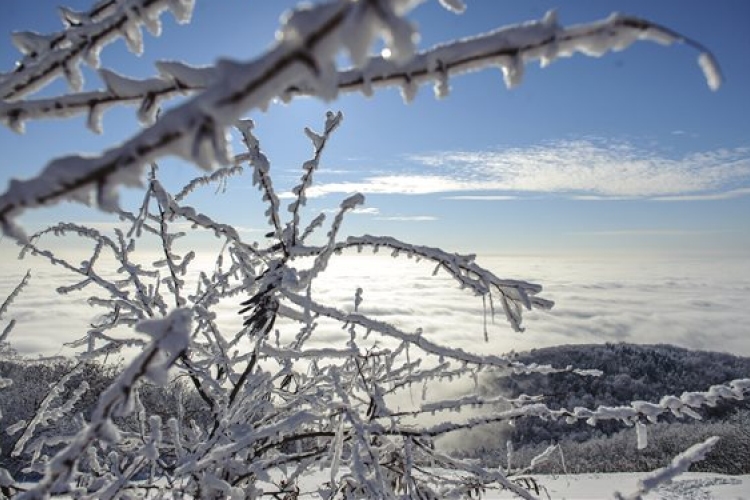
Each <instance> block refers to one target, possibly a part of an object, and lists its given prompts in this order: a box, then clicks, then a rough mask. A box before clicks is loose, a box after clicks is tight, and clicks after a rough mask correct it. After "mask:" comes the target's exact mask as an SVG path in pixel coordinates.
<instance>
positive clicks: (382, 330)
mask: <svg viewBox="0 0 750 500" xmlns="http://www.w3.org/2000/svg"><path fill="white" fill-rule="evenodd" d="M280 291H281V294H282V295H283V296H284V298H286V299H288V300H289V301H290V302H291V303H292V304H294V305H296V306H299V307H301V308H303V309H304V308H308V309H309V310H310V311H311V312H313V313H315V314H317V315H320V316H325V317H328V318H332V319H335V320H337V321H339V322H341V323H344V324H345V325H350V324H351V325H357V326H360V327H362V328H364V329H365V330H367V331H368V332H370V331H375V332H378V333H379V334H381V335H384V336H385V337H391V338H394V339H397V340H399V341H402V342H406V343H408V344H411V345H414V346H415V347H417V348H419V349H421V350H422V351H424V352H426V353H429V354H432V355H434V356H438V357H439V358H441V359H442V358H447V359H453V360H456V361H459V362H462V363H471V364H475V365H482V366H494V367H498V368H509V369H511V370H513V371H514V372H516V373H534V372H540V373H555V372H566V371H570V372H573V373H578V374H580V375H593V376H596V375H599V373H598V372H596V371H594V370H580V369H575V368H572V367H568V368H564V369H557V368H553V367H551V366H549V365H536V364H533V365H526V364H524V363H521V362H519V361H514V360H512V359H509V358H506V357H504V356H498V355H493V354H484V355H483V354H474V353H470V352H468V351H465V350H463V349H460V348H454V347H448V346H446V345H443V344H438V343H435V342H432V341H430V340H428V339H427V338H425V337H424V335H423V334H422V332H421V331H417V332H416V333H408V332H405V331H403V330H400V329H398V328H396V327H395V326H393V325H391V324H389V323H385V322H383V321H378V320H375V319H372V318H369V317H367V316H365V315H363V314H359V313H346V312H344V311H340V310H338V309H336V308H334V307H329V306H325V305H322V304H318V303H316V302H315V301H313V300H310V299H309V298H307V297H302V296H300V295H298V294H296V293H294V292H292V291H290V290H288V289H282V290H280ZM282 311H284V310H283V309H279V312H282ZM292 314H293V316H292V315H290V316H292V317H297V318H298V317H300V316H301V315H300V313H299V312H296V313H292Z"/></svg>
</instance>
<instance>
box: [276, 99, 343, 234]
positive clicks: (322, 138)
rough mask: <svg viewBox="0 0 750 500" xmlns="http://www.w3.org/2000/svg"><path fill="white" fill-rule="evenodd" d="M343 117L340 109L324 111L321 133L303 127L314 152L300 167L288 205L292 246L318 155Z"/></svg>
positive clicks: (317, 163)
mask: <svg viewBox="0 0 750 500" xmlns="http://www.w3.org/2000/svg"><path fill="white" fill-rule="evenodd" d="M343 118H344V116H343V115H342V114H341V112H340V111H339V112H338V113H335V114H334V113H333V112H332V111H329V112H328V113H326V122H325V127H324V130H323V135H318V134H316V133H315V132H313V131H312V130H310V129H308V128H306V129H305V133H306V134H307V136H308V137H309V138H310V140H311V141H312V143H313V150H314V154H313V157H312V159H311V160H308V161H306V162H305V163H304V165H302V169H303V170H304V171H305V173H304V174H302V178H301V179H300V183H299V184H298V185H297V186H295V187H294V188H293V189H292V193H294V195H295V196H296V197H297V198H296V199H295V200H294V201H293V202H292V203H291V204H290V205H289V211H290V212H292V242H291V245H292V246H294V245H296V244H297V239H298V237H299V210H300V208H302V207H304V206H305V204H306V203H307V188H309V187H310V185H311V184H312V181H313V174H314V173H315V170H316V169H317V168H318V165H319V163H320V156H321V155H322V154H323V149H324V148H325V146H326V143H327V142H328V139H329V138H330V136H331V134H332V133H333V131H334V130H336V128H338V126H339V125H340V124H341V120H343Z"/></svg>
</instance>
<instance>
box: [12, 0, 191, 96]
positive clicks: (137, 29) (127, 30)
mask: <svg viewBox="0 0 750 500" xmlns="http://www.w3.org/2000/svg"><path fill="white" fill-rule="evenodd" d="M192 8H193V0H124V1H115V2H112V1H109V2H107V1H105V2H99V3H98V4H97V5H96V6H95V7H94V8H93V9H92V10H91V11H90V12H89V13H86V14H78V13H74V12H72V11H69V10H64V11H63V20H64V21H65V22H66V24H67V25H68V28H67V30H65V32H63V33H61V34H59V35H57V36H55V35H51V36H41V35H37V34H35V33H17V34H16V35H15V36H14V42H15V44H16V46H17V47H18V49H19V50H20V51H21V52H23V53H24V54H25V55H26V56H27V57H25V58H24V60H23V61H22V62H21V64H19V65H18V66H17V68H16V69H15V70H14V71H12V72H11V73H8V74H4V75H0V96H2V99H3V100H15V99H19V98H21V97H23V96H24V95H26V94H28V93H30V92H33V91H35V90H38V89H40V88H42V87H44V86H45V85H47V84H48V83H49V82H51V81H52V80H54V79H55V78H57V77H58V76H59V75H64V76H65V78H66V79H67V80H68V83H69V84H70V86H71V87H73V89H74V90H78V89H80V87H81V85H82V83H83V81H82V77H81V74H80V69H79V68H78V66H79V64H80V62H81V59H83V58H85V59H86V61H87V62H88V64H90V65H91V66H94V67H97V66H98V65H99V52H100V51H101V49H102V48H103V47H104V46H105V45H107V44H108V43H110V42H112V41H114V40H116V39H118V38H120V37H124V38H125V40H126V42H127V44H128V48H130V50H131V51H133V52H135V53H140V52H141V51H142V48H143V39H142V37H143V35H142V33H141V25H145V26H146V27H147V28H148V30H149V31H150V32H151V33H152V34H153V35H158V34H159V33H160V32H161V24H160V21H159V16H160V15H161V13H162V11H164V10H167V9H169V10H171V11H172V13H173V14H174V15H175V18H177V20H178V21H180V22H188V21H189V20H190V14H191V12H192Z"/></svg>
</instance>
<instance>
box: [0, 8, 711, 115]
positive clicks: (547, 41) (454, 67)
mask: <svg viewBox="0 0 750 500" xmlns="http://www.w3.org/2000/svg"><path fill="white" fill-rule="evenodd" d="M637 40H649V41H655V42H659V43H684V44H687V45H689V46H691V47H694V48H696V49H697V50H698V51H699V53H700V56H699V59H698V62H699V64H700V67H701V69H702V70H703V72H704V74H705V76H706V80H707V82H708V85H709V87H710V88H711V89H713V90H715V89H717V88H718V87H719V86H720V85H721V71H720V70H719V67H718V64H717V63H716V61H715V59H714V57H713V55H712V54H711V53H710V51H708V50H707V49H706V48H705V47H704V46H703V45H701V44H700V43H698V42H696V41H694V40H692V39H690V38H688V37H686V36H684V35H682V34H679V33H676V32H674V31H672V30H670V29H668V28H666V27H664V26H660V25H658V24H656V23H653V22H651V21H648V20H645V19H640V18H637V17H632V16H627V15H614V16H611V17H609V18H608V19H606V20H603V21H598V22H593V23H590V24H585V25H579V26H571V27H568V28H564V27H561V26H559V25H557V24H556V19H555V17H554V15H553V14H548V15H547V16H546V17H545V18H544V19H543V20H541V21H537V22H532V23H526V24H524V25H520V26H508V27H503V28H499V29H498V30H495V31H492V32H489V33H485V34H482V35H477V36H474V37H471V38H466V39H462V40H457V41H454V42H450V43H446V44H442V45H437V46H435V47H432V48H430V49H428V50H426V51H423V52H420V53H419V54H417V56H416V57H414V59H413V60H412V61H410V62H409V63H408V64H406V65H404V64H400V63H398V62H395V61H393V60H391V59H385V58H382V57H373V58H371V59H369V60H368V62H367V63H366V65H365V66H364V67H363V68H352V69H346V70H341V71H338V73H337V76H336V78H335V82H336V83H335V84H336V87H337V91H338V92H363V93H365V94H371V93H372V92H373V91H374V90H375V89H379V88H384V87H393V86H397V87H402V88H403V89H404V96H405V97H408V96H413V95H414V93H415V92H416V89H417V88H418V87H419V86H420V85H422V84H426V83H434V84H435V93H436V95H437V96H439V97H444V96H445V95H446V94H447V93H448V91H449V79H450V77H452V76H458V75H460V74H462V73H465V72H468V71H477V70H481V69H484V68H488V67H489V68H492V67H499V68H501V69H502V71H503V73H504V74H505V77H506V83H507V84H508V85H509V86H513V85H517V84H518V83H519V82H520V79H521V77H522V75H523V65H524V64H526V63H528V62H531V61H535V60H538V61H540V62H541V63H542V64H543V65H547V64H549V63H551V62H552V61H554V60H555V59H557V58H560V57H567V56H571V55H573V54H575V53H577V52H578V53H584V54H587V55H593V56H598V55H602V54H604V53H605V52H607V51H609V50H623V49H624V48H626V46H627V45H630V44H631V43H633V42H635V41H637ZM158 68H159V71H160V73H161V75H160V76H158V77H153V78H149V79H145V80H130V79H128V80H127V81H128V82H129V84H128V85H122V86H120V87H114V88H113V86H109V87H108V88H107V90H101V91H94V92H84V93H80V94H69V95H65V96H60V97H56V98H45V99H38V100H28V101H24V102H17V103H3V104H0V121H4V122H5V123H6V124H7V125H9V126H13V124H16V123H19V121H22V120H31V119H40V118H65V117H68V116H71V115H74V114H81V113H87V114H89V115H90V116H91V115H92V114H100V113H102V112H103V111H104V110H105V109H107V108H109V107H111V106H114V105H116V104H131V103H135V104H139V103H140V105H141V107H142V108H143V106H144V103H146V99H148V100H149V103H150V104H151V105H154V104H153V103H154V102H158V101H159V100H162V99H167V98H170V97H172V96H175V95H179V94H183V93H196V92H200V91H203V90H204V89H206V88H207V87H208V86H210V85H211V84H213V83H214V82H215V81H216V80H217V78H218V77H219V75H220V73H219V71H217V69H216V68H213V67H201V68H193V67H189V66H186V65H185V64H182V63H176V62H163V63H158ZM298 95H306V96H309V95H318V90H317V89H316V87H310V86H305V85H303V84H300V83H294V84H292V85H290V86H289V87H287V88H286V89H284V91H283V92H282V93H280V96H282V97H283V98H284V99H287V100H288V99H291V98H293V97H294V96H298ZM90 121H92V120H90ZM92 122H94V123H95V121H92Z"/></svg>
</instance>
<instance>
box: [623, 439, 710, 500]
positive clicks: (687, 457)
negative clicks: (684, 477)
mask: <svg viewBox="0 0 750 500" xmlns="http://www.w3.org/2000/svg"><path fill="white" fill-rule="evenodd" d="M718 442H719V438H718V437H716V436H712V437H710V438H708V439H706V440H705V441H703V442H702V443H697V444H694V445H693V446H691V447H690V448H688V449H687V450H685V451H683V452H682V453H680V454H679V455H677V456H676V457H674V458H673V459H672V462H671V463H670V464H669V465H667V466H666V467H663V468H661V469H657V470H655V471H653V472H650V473H648V474H646V476H645V477H643V478H642V479H640V480H639V481H638V491H636V492H635V493H632V494H630V495H628V496H623V495H622V494H620V493H617V494H615V498H617V499H618V500H641V499H642V498H643V495H646V494H647V493H649V492H651V491H653V490H655V489H656V488H658V487H659V486H660V485H662V484H666V483H669V482H671V481H672V479H674V478H675V477H677V476H679V475H680V474H683V473H685V472H687V470H688V468H689V467H690V466H691V465H692V464H694V463H695V462H700V461H701V460H703V459H704V458H706V455H707V454H708V453H709V452H710V451H711V450H712V449H713V447H714V446H716V443H718Z"/></svg>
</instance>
